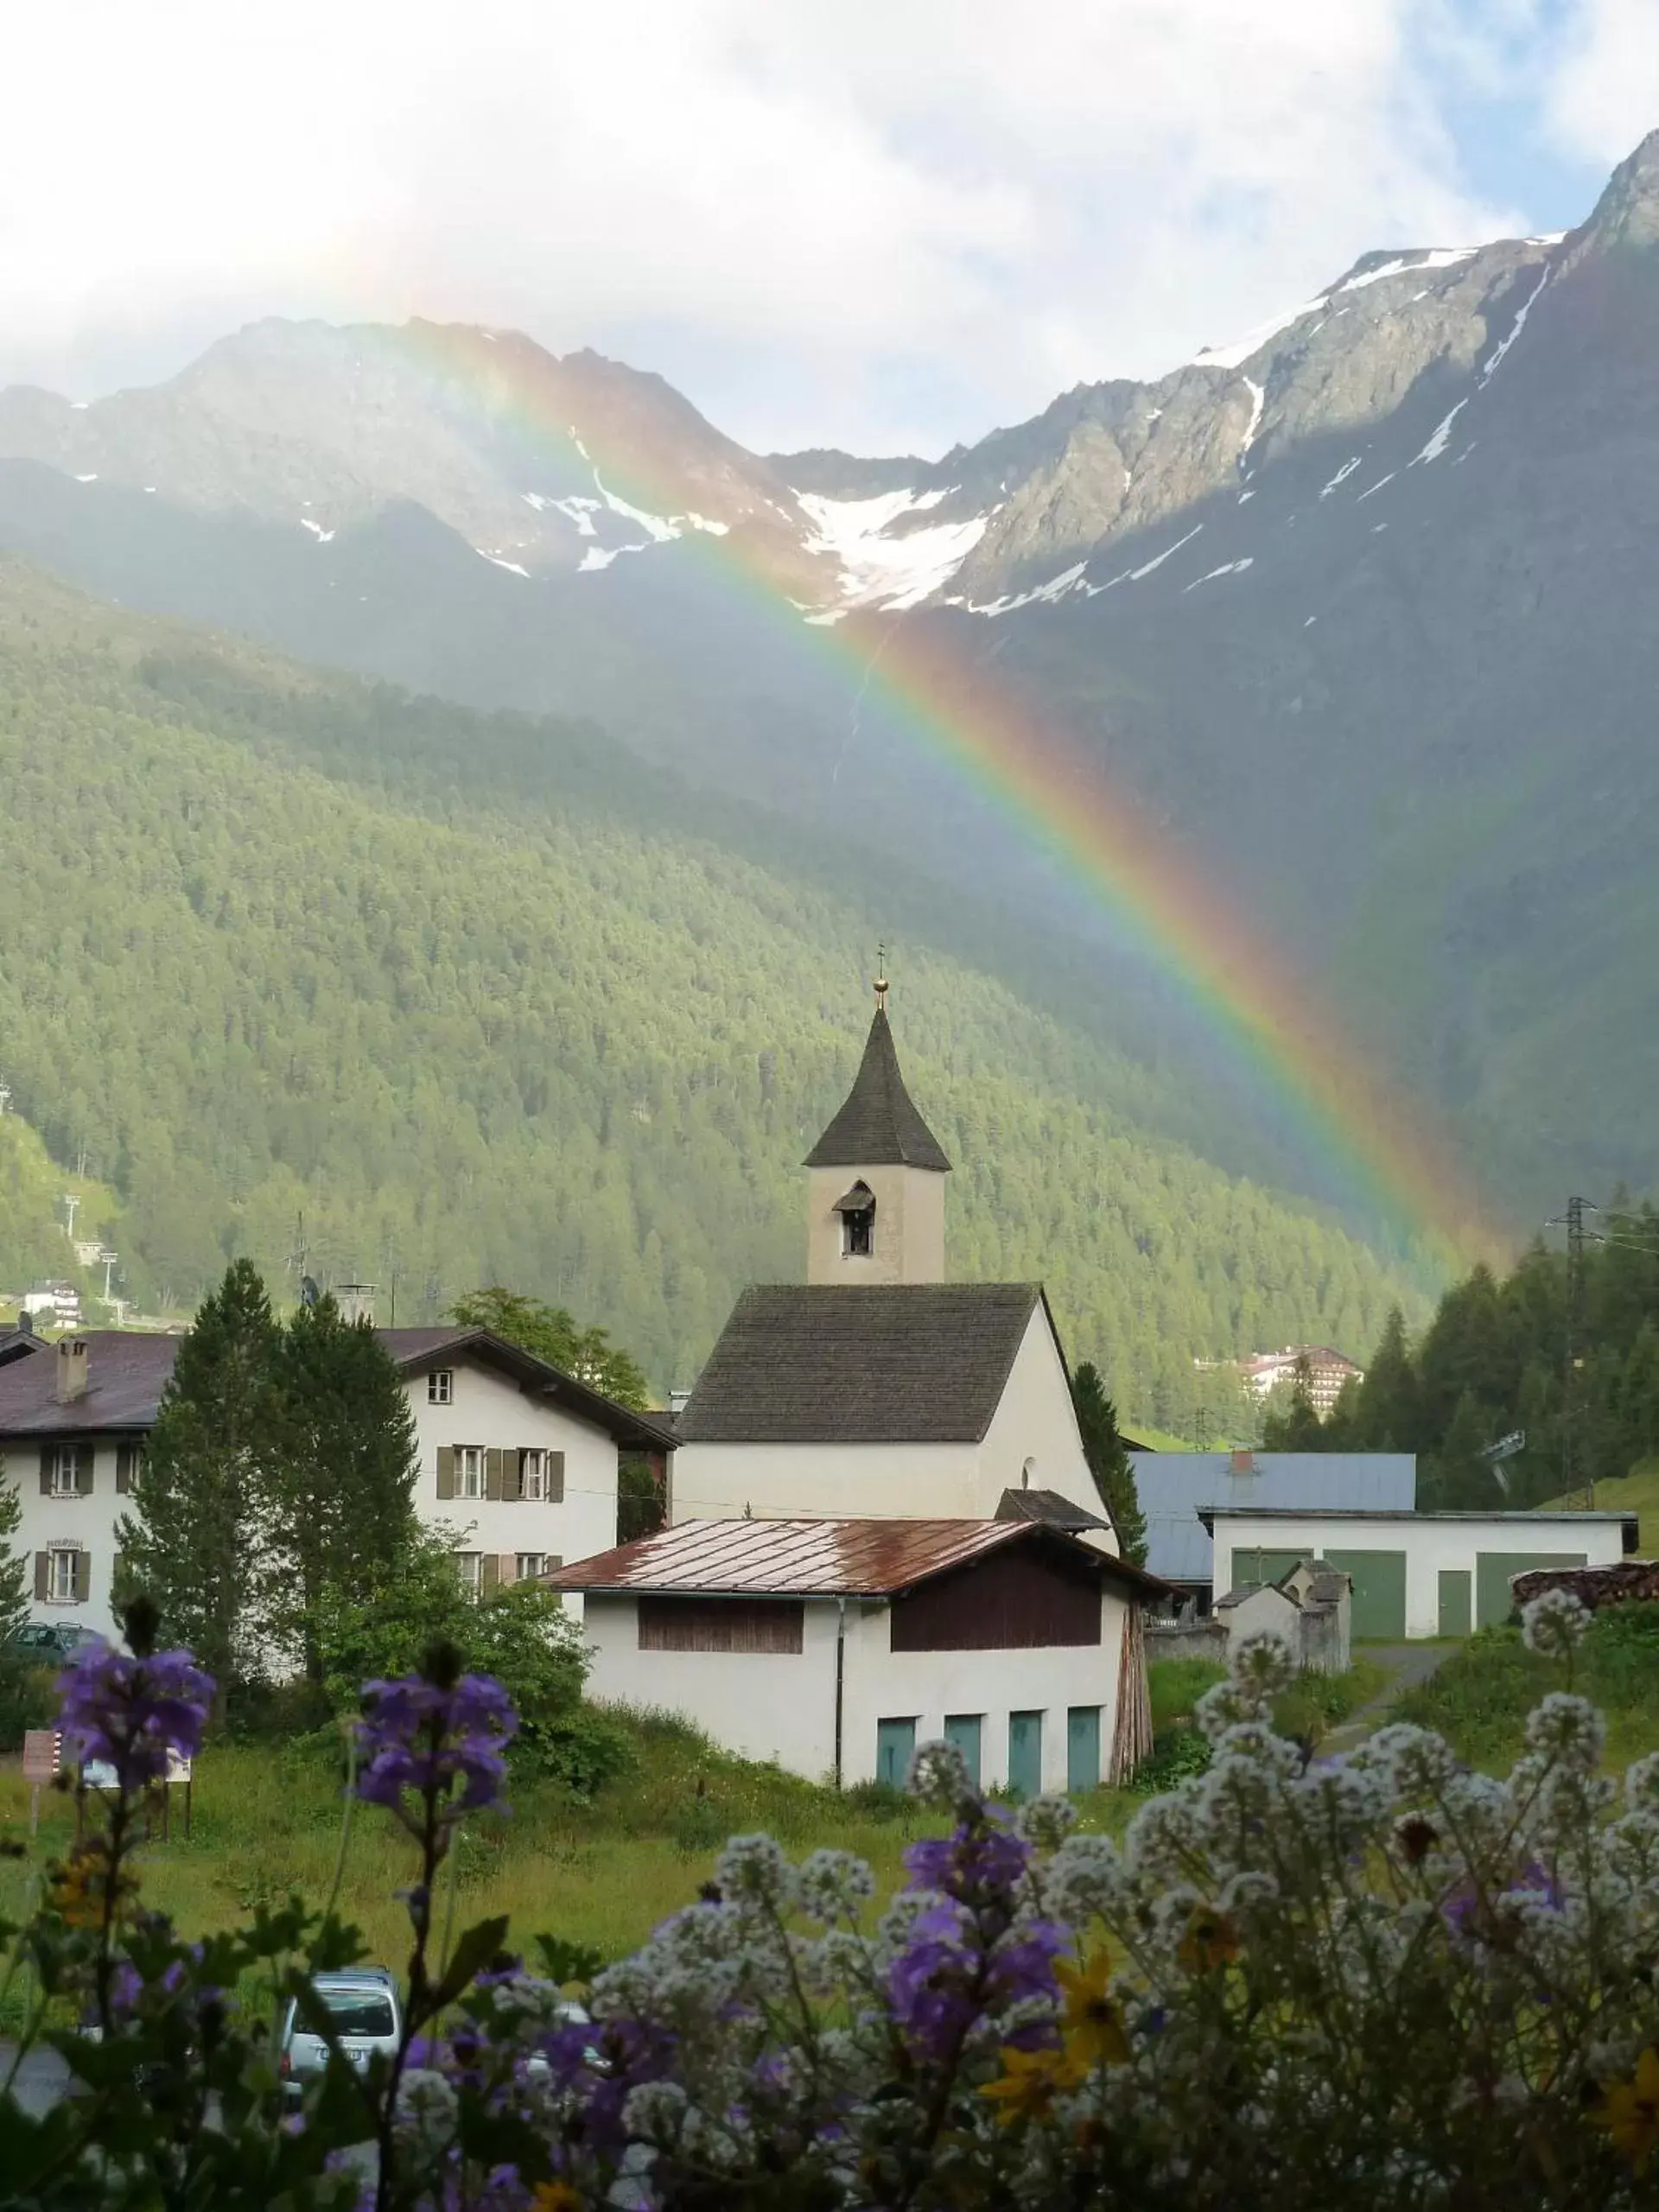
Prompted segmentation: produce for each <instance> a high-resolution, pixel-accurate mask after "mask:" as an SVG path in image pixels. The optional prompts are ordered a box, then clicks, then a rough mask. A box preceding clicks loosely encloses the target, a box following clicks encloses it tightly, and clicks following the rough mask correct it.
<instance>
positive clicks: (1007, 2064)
mask: <svg viewBox="0 0 1659 2212" xmlns="http://www.w3.org/2000/svg"><path fill="white" fill-rule="evenodd" d="M1076 2078H1077V2076H1076V2075H1075V2074H1074V2073H1073V2071H1072V2069H1071V2065H1070V2063H1068V2061H1067V2059H1066V2056H1065V2052H1064V2051H1058V2050H1016V2049H1015V2047H1014V2045H1013V2044H1006V2045H1005V2046H1004V2048H1003V2051H1002V2074H1001V2079H1000V2080H998V2081H995V2082H986V2083H985V2085H984V2087H983V2088H982V2089H981V2090H980V2093H979V2094H980V2095H981V2096H982V2097H988V2098H989V2099H990V2100H991V2102H992V2103H993V2104H994V2105H995V2107H997V2113H996V2116H997V2118H998V2120H1001V2123H1002V2125H1003V2126H1004V2127H1011V2126H1013V2125H1014V2121H1015V2120H1042V2119H1044V2118H1045V2117H1046V2114H1047V2112H1048V2108H1049V2107H1050V2106H1051V2105H1052V2103H1053V2101H1054V2092H1055V2091H1056V2090H1057V2089H1064V2088H1070V2087H1071V2083H1072V2082H1074V2081H1075V2080H1076Z"/></svg>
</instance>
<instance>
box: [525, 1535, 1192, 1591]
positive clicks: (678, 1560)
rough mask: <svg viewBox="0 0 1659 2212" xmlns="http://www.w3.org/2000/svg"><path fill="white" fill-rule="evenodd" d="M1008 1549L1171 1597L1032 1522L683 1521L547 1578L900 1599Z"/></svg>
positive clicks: (1119, 1564) (627, 1586) (561, 1583)
mask: <svg viewBox="0 0 1659 2212" xmlns="http://www.w3.org/2000/svg"><path fill="white" fill-rule="evenodd" d="M1009 1544H1024V1545H1032V1546H1036V1547H1039V1548H1050V1549H1053V1548H1063V1549H1064V1552H1065V1556H1066V1557H1067V1559H1069V1560H1071V1562H1072V1564H1073V1565H1074V1566H1075V1565H1082V1566H1084V1567H1090V1568H1091V1569H1093V1570H1094V1571H1095V1572H1096V1573H1098V1574H1099V1575H1101V1576H1102V1577H1103V1579H1105V1580H1115V1581H1117V1582H1121V1583H1122V1584H1124V1585H1126V1586H1128V1588H1130V1589H1132V1590H1134V1591H1135V1592H1137V1593H1139V1594H1143V1595H1146V1596H1148V1597H1163V1596H1166V1595H1167V1594H1168V1592H1167V1586H1166V1585H1165V1584H1164V1583H1161V1582H1160V1581H1159V1580H1157V1579H1156V1577H1155V1576H1153V1575H1148V1574H1144V1573H1142V1572H1141V1569H1140V1568H1139V1567H1129V1566H1128V1565H1127V1564H1126V1563H1125V1562H1124V1561H1123V1560H1117V1559H1114V1558H1112V1557H1111V1555H1110V1554H1109V1553H1105V1552H1097V1551H1096V1550H1095V1549H1094V1548H1093V1547H1092V1546H1091V1545H1088V1544H1081V1543H1079V1542H1078V1541H1077V1539H1076V1538H1075V1537H1072V1536H1068V1535H1064V1534H1062V1533H1061V1531H1059V1530H1058V1529H1052V1528H1047V1527H1046V1526H1044V1525H1043V1524H1042V1523H1040V1522H1030V1521H682V1522H679V1523H678V1524H677V1526H676V1527H674V1528H671V1529H661V1530H659V1531H658V1534H657V1535H654V1536H641V1537H640V1538H639V1539H638V1541H635V1542H633V1543H631V1544H619V1545H617V1546H616V1548H614V1549H613V1550H612V1551H607V1552H599V1553H597V1554H595V1555H594V1557H593V1558H592V1559H584V1560H575V1562H574V1563H573V1564H572V1565H571V1566H569V1567H560V1568H557V1569H556V1570H555V1572H554V1573H551V1574H548V1575H544V1576H543V1581H544V1582H545V1583H546V1584H547V1585H548V1586H549V1587H550V1589H554V1590H570V1591H582V1592H596V1591H606V1590H617V1591H633V1592H642V1591H643V1592H655V1593H668V1592H680V1593H682V1594H683V1595H684V1596H687V1597H690V1596H699V1597H779V1598H836V1597H849V1598H850V1597H866V1598H892V1597H897V1596H898V1595H899V1594H900V1593H901V1592H904V1591H906V1590H908V1589H911V1588H913V1587H914V1586H915V1585H916V1584H917V1583H918V1582H925V1581H928V1580H931V1578H932V1577H933V1576H934V1575H938V1574H944V1573H949V1572H950V1569H951V1568H953V1567H963V1566H966V1565H968V1564H969V1562H970V1561H972V1560H977V1559H982V1558H984V1557H985V1556H986V1554H988V1553H990V1552H994V1551H998V1550H1001V1549H1002V1548H1004V1547H1005V1546H1007V1545H1009Z"/></svg>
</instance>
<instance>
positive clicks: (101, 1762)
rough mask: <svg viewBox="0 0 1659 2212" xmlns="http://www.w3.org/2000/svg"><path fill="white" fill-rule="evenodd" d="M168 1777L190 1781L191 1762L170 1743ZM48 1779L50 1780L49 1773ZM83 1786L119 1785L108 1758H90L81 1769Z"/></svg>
mask: <svg viewBox="0 0 1659 2212" xmlns="http://www.w3.org/2000/svg"><path fill="white" fill-rule="evenodd" d="M167 1778H168V1782H169V1783H172V1782H182V1783H188V1782H189V1780H190V1762H189V1760H188V1759H187V1758H181V1756H180V1755H179V1753H178V1752H177V1751H175V1750H174V1749H173V1747H172V1745H170V1744H169V1745H168V1751H167ZM46 1779H47V1780H48V1781H50V1779H51V1777H50V1776H49V1775H48V1777H46ZM80 1779H81V1786H82V1787H83V1788H84V1789H116V1788H118V1786H119V1782H118V1776H117V1774H116V1771H115V1769H114V1768H113V1767H112V1766H111V1764H109V1762H108V1760H107V1759H88V1760H87V1761H86V1764H85V1765H84V1766H83V1767H82V1768H81V1770H80Z"/></svg>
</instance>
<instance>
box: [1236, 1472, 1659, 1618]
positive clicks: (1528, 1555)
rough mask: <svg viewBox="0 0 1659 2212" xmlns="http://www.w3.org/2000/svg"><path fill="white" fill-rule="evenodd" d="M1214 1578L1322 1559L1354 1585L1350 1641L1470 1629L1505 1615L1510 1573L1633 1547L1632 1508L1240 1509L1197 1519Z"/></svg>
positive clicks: (1249, 1583) (1604, 1557)
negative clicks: (1499, 1510)
mask: <svg viewBox="0 0 1659 2212" xmlns="http://www.w3.org/2000/svg"><path fill="white" fill-rule="evenodd" d="M1198 1519H1199V1520H1200V1521H1201V1522H1203V1524H1204V1527H1205V1532H1206V1534H1207V1535H1210V1537H1211V1541H1212V1543H1213V1546H1214V1556H1215V1574H1216V1581H1217V1586H1219V1587H1222V1588H1224V1589H1228V1590H1243V1589H1245V1588H1247V1587H1259V1586H1262V1585H1264V1584H1269V1583H1273V1582H1276V1581H1277V1580H1279V1579H1280V1578H1281V1576H1283V1575H1285V1574H1287V1573H1289V1572H1290V1570H1291V1569H1292V1568H1293V1567H1295V1566H1296V1565H1297V1563H1298V1562H1299V1561H1300V1560H1305V1559H1313V1560H1322V1561H1324V1562H1325V1564H1327V1565H1328V1566H1330V1567H1334V1568H1336V1569H1337V1570H1338V1572H1339V1573H1344V1574H1346V1575H1348V1576H1350V1577H1351V1580H1352V1582H1353V1613H1352V1630H1353V1634H1354V1636H1355V1637H1356V1638H1365V1637H1371V1638H1381V1639H1401V1638H1405V1637H1428V1636H1467V1635H1469V1634H1470V1632H1471V1630H1473V1629H1477V1628H1486V1627H1489V1626H1490V1625H1491V1624H1493V1623H1494V1622H1497V1621H1503V1620H1507V1619H1508V1618H1509V1617H1510V1611H1512V1609H1513V1605H1514V1598H1513V1593H1512V1592H1511V1591H1510V1581H1511V1580H1512V1579H1513V1578H1514V1577H1515V1576H1516V1575H1518V1574H1526V1573H1535V1572H1536V1571H1538V1570H1539V1569H1541V1568H1545V1567H1605V1566H1611V1565H1612V1564H1613V1563H1614V1562H1615V1561H1617V1560H1619V1559H1620V1558H1623V1557H1624V1556H1627V1555H1628V1554H1631V1553H1633V1552H1634V1551H1635V1549H1636V1547H1637V1516H1636V1515H1635V1514H1634V1513H1573V1512H1566V1513H1560V1512H1539V1513H1412V1512H1405V1511H1394V1512H1389V1511H1382V1510H1352V1509H1348V1510H1341V1509H1334V1508H1328V1507H1327V1508H1325V1509H1323V1510H1294V1509H1292V1508H1289V1507H1269V1506H1259V1505H1258V1506H1248V1505H1237V1504H1226V1505H1216V1506H1213V1507H1205V1508H1204V1509H1203V1510H1201V1511H1200V1512H1199V1514H1198Z"/></svg>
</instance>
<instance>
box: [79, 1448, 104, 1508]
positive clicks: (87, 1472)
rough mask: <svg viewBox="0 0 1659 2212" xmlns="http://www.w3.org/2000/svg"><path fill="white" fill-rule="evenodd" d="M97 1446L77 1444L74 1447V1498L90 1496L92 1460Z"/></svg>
mask: <svg viewBox="0 0 1659 2212" xmlns="http://www.w3.org/2000/svg"><path fill="white" fill-rule="evenodd" d="M97 1449H98V1446H96V1445H94V1444H77V1445H76V1446H75V1496H76V1497H91V1496H92V1460H93V1455H94V1453H95V1452H96V1451H97Z"/></svg>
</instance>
